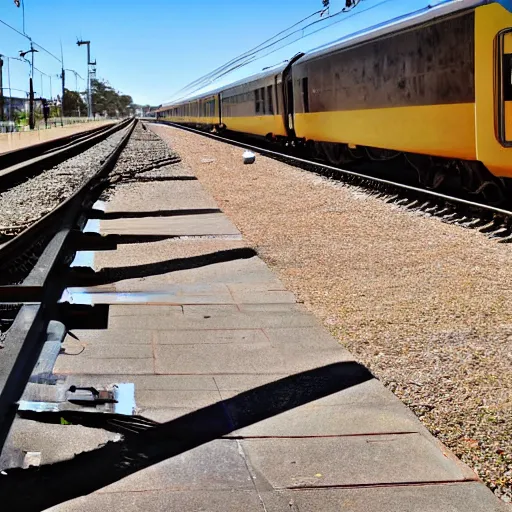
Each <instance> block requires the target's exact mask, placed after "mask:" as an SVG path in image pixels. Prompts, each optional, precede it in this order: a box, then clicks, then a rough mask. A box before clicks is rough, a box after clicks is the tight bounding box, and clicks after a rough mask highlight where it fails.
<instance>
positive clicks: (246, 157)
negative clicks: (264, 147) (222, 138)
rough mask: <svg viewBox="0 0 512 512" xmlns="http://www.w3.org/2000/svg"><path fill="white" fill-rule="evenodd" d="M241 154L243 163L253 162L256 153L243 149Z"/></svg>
mask: <svg viewBox="0 0 512 512" xmlns="http://www.w3.org/2000/svg"><path fill="white" fill-rule="evenodd" d="M242 156H243V158H244V164H253V163H254V161H255V160H256V155H255V154H254V153H251V152H250V151H245V152H244V154H243V155H242Z"/></svg>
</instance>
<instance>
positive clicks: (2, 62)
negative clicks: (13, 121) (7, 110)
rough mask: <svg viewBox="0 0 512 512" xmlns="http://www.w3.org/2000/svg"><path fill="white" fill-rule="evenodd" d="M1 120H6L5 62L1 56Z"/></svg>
mask: <svg viewBox="0 0 512 512" xmlns="http://www.w3.org/2000/svg"><path fill="white" fill-rule="evenodd" d="M0 120H1V121H3V120H4V61H3V60H2V56H1V55H0Z"/></svg>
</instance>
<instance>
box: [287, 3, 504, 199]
mask: <svg viewBox="0 0 512 512" xmlns="http://www.w3.org/2000/svg"><path fill="white" fill-rule="evenodd" d="M507 7H509V8H510V7H511V2H482V1H471V0H469V1H463V2H462V1H458V2H457V1H456V2H449V3H446V4H444V5H440V6H439V7H437V8H429V9H425V12H424V13H421V14H420V15H416V16H414V17H411V18H410V19H406V20H404V21H401V22H399V23H395V24H389V25H387V26H384V27H381V28H378V29H376V30H373V31H369V32H367V33H365V34H363V35H361V36H358V37H352V38H350V39H348V40H346V41H343V42H341V43H339V44H337V45H335V46H332V47H329V48H327V49H325V50H321V51H317V52H314V53H311V54H309V55H306V56H305V57H303V58H302V59H300V60H298V61H297V62H296V63H295V64H294V65H293V68H292V73H293V83H294V109H295V116H294V122H295V132H296V136H297V137H298V138H301V139H303V140H306V141H310V142H311V141H314V142H315V144H316V145H317V146H318V145H320V146H321V145H322V144H323V146H324V149H325V152H326V153H327V154H329V155H330V157H331V159H332V158H333V156H332V155H333V148H332V143H336V144H339V145H342V146H341V151H338V152H337V153H336V156H337V158H338V160H339V161H338V163H342V161H343V159H344V156H345V157H346V158H347V159H350V155H351V152H350V148H351V147H352V148H353V147H354V146H356V147H360V146H362V147H364V148H365V149H366V148H368V149H369V150H370V151H373V153H372V154H371V155H370V156H373V157H375V156H377V157H378V152H377V153H376V152H375V151H374V148H379V149H382V150H394V151H398V152H402V153H412V154H414V155H429V156H434V157H442V158H444V159H448V161H447V160H444V161H441V160H438V161H437V162H435V163H436V164H437V167H438V170H437V173H436V174H432V173H430V169H427V167H429V168H431V167H432V163H433V162H432V160H431V159H429V160H428V161H427V160H423V164H424V166H423V171H422V170H421V169H420V171H419V172H420V174H422V176H420V178H422V179H423V181H425V182H426V183H425V184H426V185H428V186H431V187H435V186H436V185H438V184H440V183H441V182H442V181H443V180H442V178H443V176H440V174H442V173H445V174H446V175H448V174H452V175H453V174H456V175H457V176H458V178H459V180H460V186H462V187H464V188H466V189H467V190H468V189H469V191H470V192H481V191H484V189H485V192H486V193H487V194H488V196H489V198H491V196H492V198H493V200H496V199H498V200H499V196H500V194H501V192H500V191H499V190H497V188H496V187H497V186H498V185H497V184H496V183H493V182H492V180H489V179H488V178H489V173H488V172H487V171H486V169H487V170H488V171H490V173H492V174H494V175H495V176H498V177H500V178H511V177H512V151H511V146H512V101H511V100H512V95H511V92H512V91H511V89H512V85H511V58H512V32H511V29H510V28H509V27H512V12H510V10H509V9H507ZM319 143H320V144H319ZM329 143H331V144H329ZM343 149H346V151H343ZM334 153H335V152H334ZM381 154H382V156H383V158H386V157H387V156H388V155H389V153H388V152H386V153H381ZM415 162H417V163H418V162H419V165H420V167H421V166H422V160H421V159H418V158H416V159H415ZM480 162H481V163H483V164H484V166H485V169H484V168H483V166H481V165H480ZM443 167H444V169H442V168H443ZM429 180H430V181H429ZM482 186H483V188H482Z"/></svg>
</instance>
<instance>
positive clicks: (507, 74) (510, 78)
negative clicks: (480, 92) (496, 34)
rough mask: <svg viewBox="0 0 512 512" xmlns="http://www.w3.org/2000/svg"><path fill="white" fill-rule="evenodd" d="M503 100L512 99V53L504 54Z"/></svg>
mask: <svg viewBox="0 0 512 512" xmlns="http://www.w3.org/2000/svg"><path fill="white" fill-rule="evenodd" d="M503 80H504V83H503V101H511V100H512V54H509V53H506V54H505V55H503Z"/></svg>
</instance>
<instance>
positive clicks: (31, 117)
mask: <svg viewBox="0 0 512 512" xmlns="http://www.w3.org/2000/svg"><path fill="white" fill-rule="evenodd" d="M37 51H38V50H36V49H35V48H34V45H33V44H32V41H30V50H27V51H26V52H24V51H21V50H20V57H21V58H22V59H24V58H25V55H27V53H31V54H32V59H31V61H30V80H29V94H30V96H29V126H30V129H31V130H33V129H34V128H35V126H36V120H35V116H34V53H36V52H37Z"/></svg>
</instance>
